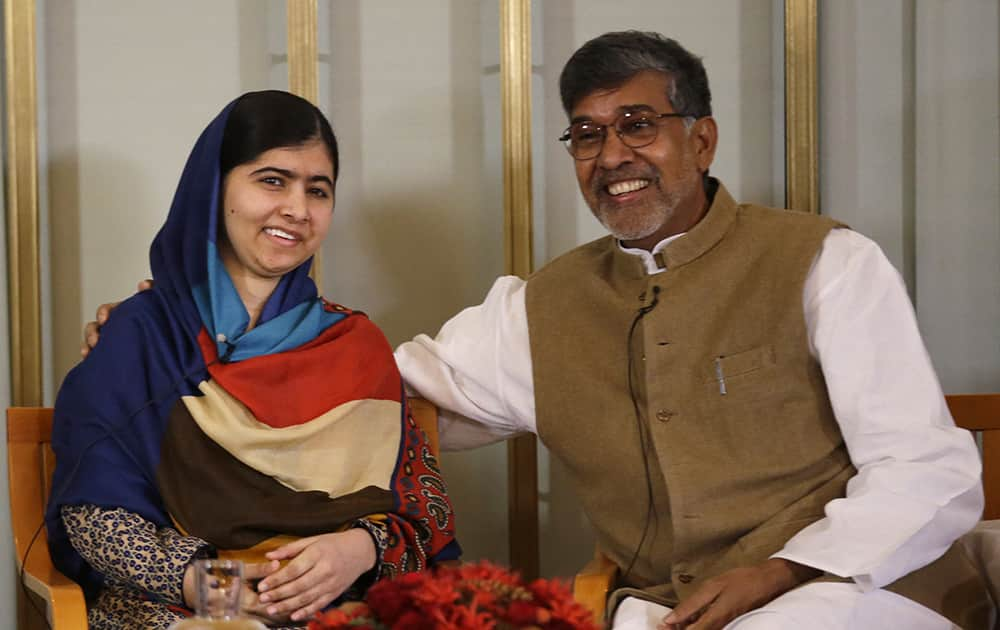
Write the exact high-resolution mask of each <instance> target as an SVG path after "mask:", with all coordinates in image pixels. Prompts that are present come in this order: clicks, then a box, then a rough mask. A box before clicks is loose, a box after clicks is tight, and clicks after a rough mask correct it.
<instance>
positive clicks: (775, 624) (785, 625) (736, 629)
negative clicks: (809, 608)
mask: <svg viewBox="0 0 1000 630" xmlns="http://www.w3.org/2000/svg"><path fill="white" fill-rule="evenodd" d="M802 628H803V625H802V621H801V620H799V619H792V618H791V617H790V616H788V615H785V614H782V613H781V612H778V611H772V610H755V611H753V612H750V613H747V614H745V615H743V616H742V617H738V618H737V619H734V620H733V621H731V622H729V625H728V626H726V628H725V630H802Z"/></svg>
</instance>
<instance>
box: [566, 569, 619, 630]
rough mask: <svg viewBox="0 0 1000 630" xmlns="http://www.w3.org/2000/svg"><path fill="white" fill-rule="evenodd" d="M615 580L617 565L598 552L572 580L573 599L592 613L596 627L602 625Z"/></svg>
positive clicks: (616, 577)
mask: <svg viewBox="0 0 1000 630" xmlns="http://www.w3.org/2000/svg"><path fill="white" fill-rule="evenodd" d="M617 579H618V565H616V564H615V563H614V562H612V561H611V560H609V559H608V558H607V557H606V556H604V554H602V553H600V552H597V553H595V554H594V559H593V560H591V561H590V562H588V563H587V566H585V567H583V569H582V570H581V571H580V572H579V573H577V574H576V577H575V578H573V599H575V600H576V601H578V602H579V603H581V604H583V605H584V606H585V607H587V608H588V609H590V611H591V612H593V613H594V621H595V622H596V623H597V624H598V625H603V623H604V611H605V609H606V608H607V604H608V595H609V594H610V593H611V589H612V588H613V587H614V584H615V581H616V580H617Z"/></svg>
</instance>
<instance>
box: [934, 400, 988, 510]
mask: <svg viewBox="0 0 1000 630" xmlns="http://www.w3.org/2000/svg"><path fill="white" fill-rule="evenodd" d="M945 399H946V400H947V401H948V409H949V410H950V411H951V415H952V417H953V418H955V424H957V425H958V426H960V427H962V428H963V429H968V430H969V431H973V432H975V433H980V434H982V438H983V439H982V446H983V494H985V495H986V507H985V509H984V510H983V519H985V520H993V519H997V518H1000V394H952V395H950V396H945Z"/></svg>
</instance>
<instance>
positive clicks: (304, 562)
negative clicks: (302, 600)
mask: <svg viewBox="0 0 1000 630" xmlns="http://www.w3.org/2000/svg"><path fill="white" fill-rule="evenodd" d="M313 566H314V563H313V562H311V558H308V557H303V556H301V555H299V556H296V557H295V559H294V560H292V561H291V562H289V563H288V564H286V565H285V566H284V567H282V568H281V569H278V570H277V571H275V572H274V573H273V574H271V575H270V576H268V577H266V578H265V579H264V580H262V581H261V583H260V584H258V585H257V592H259V593H261V599H262V601H277V600H280V599H284V598H286V597H289V596H291V595H294V594H295V593H298V592H299V591H301V590H302V586H303V585H302V584H298V585H297V584H296V582H297V581H298V580H300V579H301V578H302V576H304V575H306V574H307V573H309V571H310V569H312V568H313ZM317 577H318V576H317ZM306 583H309V581H308V580H307V582H306ZM303 584H305V583H303Z"/></svg>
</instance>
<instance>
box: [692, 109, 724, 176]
mask: <svg viewBox="0 0 1000 630" xmlns="http://www.w3.org/2000/svg"><path fill="white" fill-rule="evenodd" d="M689 139H690V142H691V143H692V145H693V147H694V155H695V161H696V163H697V165H698V170H699V171H701V172H702V173H704V172H705V171H707V170H708V168H709V167H710V166H711V165H712V160H714V159H715V147H716V146H717V145H718V142H719V128H718V127H717V126H716V124H715V119H714V118H712V117H711V116H703V117H701V118H699V119H697V120H696V121H694V124H693V125H691V131H690V132H689Z"/></svg>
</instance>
